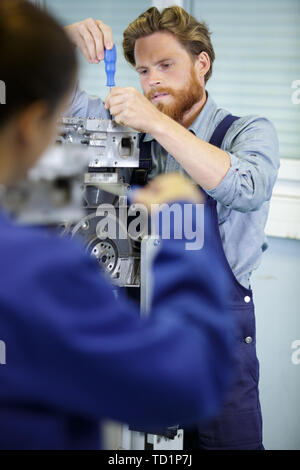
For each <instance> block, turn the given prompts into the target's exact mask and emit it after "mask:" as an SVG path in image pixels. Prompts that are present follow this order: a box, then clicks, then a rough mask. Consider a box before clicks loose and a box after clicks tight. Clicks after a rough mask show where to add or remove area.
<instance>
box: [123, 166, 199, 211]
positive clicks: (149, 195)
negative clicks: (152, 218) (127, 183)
mask: <svg viewBox="0 0 300 470" xmlns="http://www.w3.org/2000/svg"><path fill="white" fill-rule="evenodd" d="M132 201H133V203H140V204H144V205H145V206H146V207H147V209H148V210H150V209H151V204H163V203H170V202H174V201H188V202H191V203H198V204H202V203H204V195H203V193H201V191H200V190H199V188H198V186H197V185H196V184H195V183H192V182H191V180H190V179H189V178H187V177H186V176H184V175H182V174H181V173H167V174H164V175H159V176H157V177H156V178H154V179H153V180H152V181H150V183H148V184H147V185H146V186H145V187H144V188H142V189H138V190H136V191H135V192H134V193H133V194H132Z"/></svg>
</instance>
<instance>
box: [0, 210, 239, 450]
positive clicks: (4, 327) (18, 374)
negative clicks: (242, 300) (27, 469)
mask: <svg viewBox="0 0 300 470" xmlns="http://www.w3.org/2000/svg"><path fill="white" fill-rule="evenodd" d="M181 205H182V203H181ZM204 225H205V237H204V246H203V248H202V249H199V250H196V251H194V250H192V251H190V250H187V249H186V242H187V241H189V240H186V239H185V238H184V237H183V238H182V239H174V237H173V239H170V240H163V242H162V244H161V245H162V246H161V251H160V254H159V256H158V257H157V259H156V261H155V263H154V267H153V274H154V280H155V282H154V293H153V304H152V311H151V314H150V316H149V317H146V318H141V317H140V315H139V311H138V308H137V306H136V305H135V304H134V303H132V302H131V301H130V300H128V299H127V298H126V297H125V295H123V294H122V293H120V296H119V297H118V298H117V299H116V298H115V295H114V292H113V289H112V287H111V285H110V283H109V282H108V280H106V279H105V278H104V276H103V275H102V274H101V272H100V271H99V268H98V265H97V263H96V261H95V260H94V259H92V258H91V257H89V256H88V255H87V254H86V253H85V250H84V247H83V246H81V245H80V244H79V242H76V241H75V240H70V239H68V238H62V237H58V236H57V235H56V234H54V233H50V232H49V231H47V230H43V229H37V228H30V227H21V226H19V225H17V224H15V223H14V222H13V221H11V220H10V219H9V218H7V217H6V215H5V214H4V213H3V212H0V341H1V345H2V346H3V345H4V346H5V360H4V358H3V357H4V356H3V354H2V363H0V423H1V424H0V448H1V449H97V448H101V442H100V434H99V423H100V422H101V420H103V419H113V420H118V421H120V422H124V423H128V424H130V425H132V426H137V427H147V426H149V428H158V427H163V426H169V425H174V424H177V423H181V424H185V425H191V424H194V423H197V424H199V422H203V421H204V420H206V419H209V418H210V417H212V416H213V415H215V414H216V413H217V412H218V410H219V408H220V406H221V404H222V402H223V400H224V397H225V395H226V392H227V391H228V387H229V385H230V383H231V376H232V372H231V364H232V355H233V354H232V343H233V328H234V326H233V319H232V317H231V315H230V313H229V312H228V311H227V308H226V299H227V285H228V284H227V283H228V279H227V274H226V272H225V271H224V268H223V264H222V259H219V257H218V255H216V254H215V252H214V246H213V241H212V237H211V231H212V230H213V228H212V223H211V220H210V218H209V214H208V213H206V214H205V224H204ZM2 351H3V348H2Z"/></svg>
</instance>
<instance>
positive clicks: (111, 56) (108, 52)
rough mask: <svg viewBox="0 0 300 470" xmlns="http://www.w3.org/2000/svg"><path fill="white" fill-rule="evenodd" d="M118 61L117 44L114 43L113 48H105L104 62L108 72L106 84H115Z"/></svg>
mask: <svg viewBox="0 0 300 470" xmlns="http://www.w3.org/2000/svg"><path fill="white" fill-rule="evenodd" d="M116 61H117V50H116V45H115V44H114V45H113V48H112V49H105V53H104V62H105V72H106V78H107V80H106V86H110V87H111V86H115V71H116Z"/></svg>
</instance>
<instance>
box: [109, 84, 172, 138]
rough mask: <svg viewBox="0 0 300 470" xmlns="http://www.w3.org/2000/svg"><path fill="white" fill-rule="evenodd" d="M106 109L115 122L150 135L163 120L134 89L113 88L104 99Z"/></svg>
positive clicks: (157, 111) (158, 112) (161, 114)
mask: <svg viewBox="0 0 300 470" xmlns="http://www.w3.org/2000/svg"><path fill="white" fill-rule="evenodd" d="M105 107H106V109H109V110H110V113H111V114H112V116H114V119H115V121H116V122H117V123H118V124H121V125H123V126H129V127H132V128H133V129H136V130H138V131H141V132H149V133H151V131H152V129H153V127H154V125H156V126H157V125H158V122H159V121H160V120H161V119H162V118H163V116H164V115H163V113H161V112H160V111H159V110H158V109H156V107H155V106H154V105H153V104H152V103H151V102H150V101H149V100H148V99H147V98H146V97H145V96H144V95H142V94H141V93H140V92H139V91H138V90H137V89H136V88H133V87H126V88H119V87H114V88H112V89H111V92H110V93H109V95H108V96H107V97H106V100H105Z"/></svg>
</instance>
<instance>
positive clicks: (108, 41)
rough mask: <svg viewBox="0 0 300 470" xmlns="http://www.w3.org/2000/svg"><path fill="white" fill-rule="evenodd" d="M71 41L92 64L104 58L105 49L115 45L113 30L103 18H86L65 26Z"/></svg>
mask: <svg viewBox="0 0 300 470" xmlns="http://www.w3.org/2000/svg"><path fill="white" fill-rule="evenodd" d="M65 31H66V33H67V34H68V36H69V37H70V39H71V41H72V42H73V43H74V44H75V46H77V47H78V48H79V49H80V50H81V52H82V53H83V55H84V57H85V58H86V59H87V61H88V62H90V63H91V64H98V63H99V62H100V60H103V59H104V50H105V49H111V48H112V47H113V44H114V43H113V36H112V30H111V28H110V27H109V26H107V25H106V24H104V23H103V21H101V20H93V19H92V18H87V19H86V20H83V21H79V22H78V23H73V24H71V25H69V26H65Z"/></svg>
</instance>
